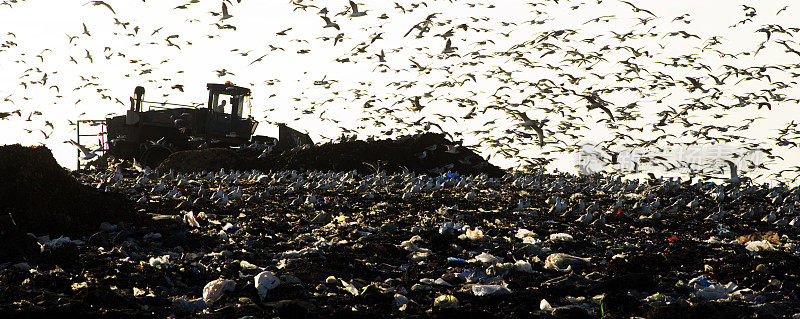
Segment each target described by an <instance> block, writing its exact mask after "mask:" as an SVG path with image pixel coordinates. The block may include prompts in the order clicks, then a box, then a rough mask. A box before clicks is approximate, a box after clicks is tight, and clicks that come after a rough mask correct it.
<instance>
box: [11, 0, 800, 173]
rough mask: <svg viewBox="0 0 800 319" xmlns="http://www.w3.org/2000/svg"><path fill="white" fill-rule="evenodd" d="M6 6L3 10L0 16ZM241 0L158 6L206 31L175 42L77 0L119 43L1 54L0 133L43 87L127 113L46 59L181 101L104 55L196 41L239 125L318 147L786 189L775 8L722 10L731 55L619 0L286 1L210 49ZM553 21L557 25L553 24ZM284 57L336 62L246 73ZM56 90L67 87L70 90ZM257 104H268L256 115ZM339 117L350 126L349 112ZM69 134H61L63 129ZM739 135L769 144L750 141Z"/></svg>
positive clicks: (685, 25) (151, 76)
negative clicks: (223, 56)
mask: <svg viewBox="0 0 800 319" xmlns="http://www.w3.org/2000/svg"><path fill="white" fill-rule="evenodd" d="M24 2H25V1H13V0H12V1H4V2H3V4H4V5H8V6H9V7H10V8H11V9H12V10H13V9H14V8H15V6H21V5H25V3H24ZM142 5H144V6H147V5H150V3H149V2H146V1H145V3H144V4H142ZM247 5H248V1H246V0H245V1H241V0H238V1H236V2H234V1H231V0H224V1H221V5H220V6H219V7H218V9H216V10H213V11H211V12H206V11H203V12H198V11H200V9H197V8H195V7H196V6H199V1H198V0H191V1H189V2H187V3H184V4H181V5H178V6H176V7H174V8H173V9H172V10H173V11H174V12H175V14H176V15H179V14H182V15H189V14H190V13H191V15H190V17H191V18H189V19H187V20H186V22H187V24H188V25H190V26H192V25H202V23H203V22H206V23H207V25H208V27H193V28H195V29H197V30H204V32H203V33H204V34H203V35H201V36H196V37H194V38H190V35H186V34H181V33H177V32H176V33H173V32H175V31H174V30H175V29H176V28H177V26H175V25H163V26H157V25H152V26H151V25H147V23H145V22H142V21H137V20H141V19H143V18H142V17H134V16H133V15H128V16H127V17H128V18H129V19H130V21H128V20H126V19H125V17H126V15H125V13H124V12H122V11H121V10H119V9H118V8H115V4H114V3H113V2H112V1H89V2H87V3H86V4H85V7H86V8H92V9H99V10H101V11H104V12H103V15H105V16H107V17H105V19H107V20H108V21H109V23H110V19H113V25H109V27H111V29H110V30H113V31H108V32H113V37H114V38H115V39H119V41H118V42H111V43H110V44H108V46H104V48H103V49H102V56H103V57H104V59H103V57H99V58H98V55H100V54H101V52H98V51H99V49H98V48H95V47H94V46H93V45H96V43H93V42H92V37H94V36H96V35H93V34H94V33H98V32H101V31H100V29H99V28H94V30H93V29H92V28H91V27H89V26H87V25H86V23H83V24H82V25H81V26H80V27H79V32H77V33H70V32H68V33H67V35H66V38H65V39H64V42H65V43H64V45H65V46H66V47H67V48H68V50H61V51H66V52H67V53H66V54H65V53H64V52H56V51H59V50H60V49H58V48H53V49H49V48H48V49H44V50H41V51H37V52H22V53H21V54H19V55H18V56H16V57H17V60H16V61H14V63H17V64H23V65H26V66H27V67H28V68H27V70H25V71H24V72H23V73H22V74H21V75H20V77H19V79H18V81H19V83H18V87H16V88H15V89H13V90H12V91H11V92H12V93H11V94H8V95H7V96H5V97H2V96H0V121H1V120H13V119H15V118H16V119H18V120H25V121H33V120H34V119H35V118H36V117H37V116H41V115H42V113H41V112H40V111H39V110H38V109H35V108H31V107H29V106H28V105H31V104H35V103H37V98H36V97H33V96H32V95H31V94H29V93H28V92H29V91H32V90H34V89H36V90H39V91H36V92H42V90H44V91H45V92H49V93H50V94H51V95H52V96H54V97H55V98H56V101H57V102H56V103H63V101H64V100H65V99H67V98H70V97H74V98H75V100H74V105H75V106H76V108H77V107H80V106H82V105H84V104H86V102H87V101H86V100H84V99H87V100H88V99H92V100H93V101H97V104H114V103H118V104H120V105H123V106H127V104H126V103H125V102H123V101H125V100H127V98H126V97H124V96H119V95H117V94H114V93H112V92H113V90H112V89H110V88H107V87H105V86H104V84H103V83H104V82H105V81H108V80H110V79H109V77H110V76H111V75H109V74H103V73H87V74H80V75H79V80H77V81H76V82H69V83H54V78H57V77H58V76H60V74H59V70H51V69H50V68H45V64H44V62H45V61H46V60H50V59H53V58H55V57H56V56H59V55H61V56H59V58H62V59H64V61H60V63H61V65H64V64H66V65H71V64H74V65H86V64H97V63H117V62H121V63H127V64H129V67H128V70H129V73H128V74H125V75H124V76H125V77H126V78H141V79H143V80H145V81H146V82H149V83H155V84H154V85H158V87H157V88H156V89H155V90H154V91H157V92H164V93H162V97H163V98H170V97H173V96H174V95H179V94H182V93H183V91H184V87H185V86H186V85H187V84H185V83H178V82H180V81H178V80H173V79H172V76H175V77H176V78H177V77H180V76H181V74H182V73H183V71H182V70H180V71H175V72H174V73H173V74H172V75H169V74H167V73H168V71H166V70H165V69H166V68H165V67H162V65H170V64H177V62H176V61H173V60H171V59H170V58H164V57H161V56H158V57H156V58H154V57H152V56H148V55H143V54H140V55H138V56H132V54H130V53H126V51H125V49H124V48H120V47H119V46H120V45H121V44H127V45H128V46H129V47H145V48H148V49H147V50H151V51H152V52H155V50H157V49H158V50H172V51H170V52H173V53H174V54H178V55H180V54H183V52H186V51H189V50H191V48H192V46H194V45H195V44H197V43H200V42H202V41H207V42H209V43H212V44H224V46H225V47H226V49H225V50H226V51H228V52H227V55H228V56H230V61H228V62H210V63H212V64H213V63H219V64H223V66H224V67H219V69H216V70H213V71H211V72H213V73H211V74H212V75H216V76H217V77H219V78H220V79H221V80H222V79H230V80H233V81H234V82H237V83H238V82H241V81H240V79H247V80H249V81H251V82H250V85H251V86H252V87H253V89H254V92H256V98H260V96H259V95H258V92H269V94H265V95H267V99H264V100H259V99H256V101H255V102H254V105H256V107H254V109H253V113H254V114H260V115H263V116H264V118H266V119H270V120H273V119H275V118H279V117H281V116H283V117H289V119H288V120H287V121H283V122H288V123H292V121H304V120H307V119H313V120H316V121H317V122H316V124H318V125H317V126H307V127H301V128H304V129H307V130H308V131H309V132H310V133H312V134H318V135H322V136H323V137H324V138H326V139H328V140H335V139H339V138H343V137H349V136H351V135H354V134H357V135H361V136H360V137H362V138H363V137H373V138H383V137H396V136H399V135H407V134H416V133H421V132H429V131H434V132H442V133H445V134H447V135H449V136H450V137H451V138H452V139H453V140H464V141H465V143H464V144H463V145H462V147H469V148H473V149H476V150H477V151H479V152H480V153H482V154H485V155H487V157H488V158H489V159H490V160H494V159H496V160H498V161H511V162H512V163H514V164H515V165H519V166H520V167H522V166H525V167H545V166H547V165H548V164H552V163H554V161H556V160H558V159H559V158H563V157H564V155H565V154H578V156H580V157H581V158H582V159H583V160H586V159H590V162H592V163H594V164H599V165H600V167H601V169H607V170H610V171H617V172H621V173H647V172H653V171H662V172H678V173H682V174H687V175H690V176H692V177H694V176H703V177H719V176H720V174H724V175H723V176H730V178H727V179H728V180H732V179H734V178H736V179H738V176H739V175H740V174H747V173H748V172H751V171H756V170H760V171H761V172H762V174H761V175H756V174H750V175H751V176H748V177H750V178H753V179H762V178H764V179H768V180H782V181H789V182H796V180H797V179H798V178H800V165H795V166H791V165H792V164H793V162H792V159H793V158H792V157H791V154H794V156H797V146H798V145H797V143H798V140H800V131H798V128H797V125H798V124H800V121H795V120H793V118H792V115H794V114H796V112H795V111H794V110H793V107H794V106H796V105H797V104H798V103H800V99H799V97H798V96H797V81H796V80H795V78H797V77H800V71H798V68H799V67H800V51H798V50H800V44H797V42H796V40H794V37H793V36H794V34H795V33H798V32H799V31H800V27H795V26H786V25H780V24H778V23H777V22H775V21H779V20H780V19H783V18H785V17H786V16H787V15H789V14H790V12H789V11H791V10H792V9H793V8H792V7H791V6H785V7H782V8H779V10H776V11H773V12H764V9H762V8H756V7H751V6H749V5H738V8H740V9H741V10H739V12H740V13H739V15H740V16H739V17H738V21H729V22H730V23H729V25H728V26H727V28H728V29H729V30H731V32H734V33H742V32H749V31H752V32H753V34H752V35H751V36H750V38H748V40H755V42H756V43H755V44H754V45H753V46H752V47H748V48H744V49H740V48H739V47H740V46H742V44H741V43H735V41H732V40H730V39H727V38H725V37H723V36H721V35H713V34H712V35H706V34H704V30H701V29H698V28H693V26H695V25H696V24H698V23H697V22H695V21H694V17H693V14H692V13H686V14H682V15H678V16H674V17H672V16H662V15H661V14H660V13H659V12H658V11H657V10H651V9H648V8H646V3H633V2H630V1H619V0H595V1H564V0H540V1H532V2H528V3H527V4H524V5H523V4H517V5H522V6H524V7H525V8H527V10H528V11H527V12H525V14H519V15H514V14H510V13H509V14H505V13H504V12H508V11H498V10H501V8H499V7H504V6H506V5H508V4H500V3H497V4H492V3H481V2H478V1H464V2H458V1H456V2H453V1H449V2H444V1H433V0H428V1H405V2H402V3H401V2H394V3H393V6H388V7H387V6H386V4H385V3H382V4H378V3H356V2H354V1H349V2H345V1H343V0H342V1H339V0H337V1H313V0H292V1H291V2H290V3H289V6H288V7H285V8H286V9H287V11H288V12H287V13H286V14H291V15H292V17H293V19H294V18H296V20H297V21H298V25H287V26H279V27H276V26H275V25H274V24H268V25H267V26H259V27H260V28H274V31H277V32H270V33H269V34H268V36H267V39H266V40H267V41H268V42H269V44H267V45H260V44H259V45H258V46H257V47H255V48H253V49H249V48H244V49H243V48H232V49H231V48H230V46H232V45H237V44H236V43H230V42H226V40H225V39H226V38H231V37H232V36H233V35H235V34H236V33H237V32H244V31H242V30H243V29H245V28H248V27H252V26H248V25H245V24H237V21H238V20H237V19H238V18H239V17H241V16H245V15H247V14H248V12H247V11H248V9H247ZM0 8H2V6H0ZM442 8H454V10H452V11H449V10H440V9H442ZM455 8H458V10H455ZM603 9H605V10H606V11H610V12H609V13H608V14H602V15H597V14H594V15H592V16H591V17H590V18H589V19H586V20H585V21H580V22H577V23H574V24H576V25H577V27H575V28H568V27H564V26H565V25H569V24H570V23H573V22H574V21H571V22H570V23H566V22H563V21H562V20H564V19H565V17H570V19H572V20H574V18H573V17H580V16H583V15H587V14H589V13H591V12H602V11H603ZM497 12H500V13H499V14H498V13H497ZM554 12H561V13H562V14H563V16H561V17H555V13H554ZM462 13H463V14H462ZM503 16H508V18H507V19H503V18H502V17H503ZM417 17H419V18H417ZM314 20H316V21H317V23H319V31H318V32H319V33H318V34H313V33H309V32H304V31H300V30H295V28H297V29H300V28H301V27H300V26H299V23H301V22H302V23H304V22H306V21H314ZM409 21H411V22H409ZM140 22H141V23H140ZM719 23H728V22H725V21H723V20H720V21H719ZM757 24H760V25H757ZM95 30H97V31H95ZM397 30H401V31H399V32H397ZM80 31H82V32H80ZM262 33H263V32H262ZM289 38H291V39H289ZM18 42H22V39H17V38H16V34H15V33H14V32H7V33H6V34H5V35H2V36H0V56H3V57H4V58H6V59H8V58H10V57H11V54H14V53H18V52H19V51H20V50H21V49H20V48H18V45H19V44H18ZM253 42H257V41H253ZM750 44H751V43H746V45H750ZM241 45H244V44H241ZM323 45H324V46H323ZM351 46H352V48H351ZM674 48H680V51H676V50H675V49H674ZM684 49H685V50H684ZM147 50H145V51H143V52H147ZM75 52H81V55H82V56H81V55H75V54H74V53H75ZM159 52H162V51H159ZM190 52H191V51H190ZM292 54H294V55H295V58H296V57H301V59H302V58H305V57H308V59H309V61H311V60H313V59H323V57H328V56H331V54H334V55H336V56H335V57H334V58H333V59H332V60H330V61H329V62H328V66H329V68H328V69H323V70H319V69H313V70H310V71H306V73H303V74H302V75H300V79H298V83H297V85H300V86H304V89H302V90H297V91H295V90H281V89H280V88H282V87H290V86H289V83H287V82H289V81H286V80H285V79H282V78H275V79H264V75H263V74H264V72H254V70H262V69H263V70H269V68H270V67H271V65H273V63H272V62H270V61H274V60H276V59H279V57H280V56H284V55H292ZM765 56H769V57H771V58H770V59H769V60H765V58H763V57H765ZM766 62H769V63H770V64H767V63H766ZM237 63H238V64H237ZM48 66H49V65H48ZM198 67H200V66H198ZM298 69H299V70H302V68H301V67H298ZM338 70H348V71H345V73H344V74H343V72H337V71H338ZM308 72H311V73H310V74H309V73H308ZM246 73H255V74H248V75H245V74H246ZM267 74H269V73H267ZM317 74H321V75H322V77H321V79H320V80H312V77H313V79H319V77H316V76H317ZM353 74H356V75H357V76H354V75H353ZM274 75H276V76H280V75H281V74H274ZM209 78H212V76H209ZM203 80H204V81H205V80H206V79H203ZM247 80H245V81H247ZM206 82H213V81H206ZM65 85H71V86H73V87H72V90H71V92H70V90H69V89H65V88H63V86H65ZM125 89H127V88H125ZM148 90H150V89H148ZM87 92H88V93H87ZM78 93H81V94H82V95H79V94H78ZM77 96H80V97H81V98H77ZM275 101H285V102H287V103H285V104H280V102H275ZM262 104H267V105H269V106H267V107H259V106H258V105H262ZM119 108H120V109H124V107H119ZM85 113H86V112H84V113H83V114H85ZM775 113H777V114H786V115H788V116H786V117H784V119H785V121H784V123H781V124H779V125H784V126H774V125H775V124H774V121H767V120H766V118H765V117H759V116H755V115H764V116H766V117H770V116H771V117H773V118H774V117H775V115H774V114H775ZM83 114H81V115H83ZM109 114H113V113H109ZM353 114H355V118H349V117H353V116H354V115H353ZM107 115H108V114H107ZM292 117H293V118H292ZM26 118H27V119H26ZM798 120H800V119H798ZM51 121H55V120H54V119H53V118H50V119H48V120H47V125H46V126H43V127H41V128H40V129H28V133H31V134H34V133H35V132H37V131H40V132H41V134H42V135H43V136H42V139H41V140H42V141H43V143H45V144H46V143H48V141H46V140H48V139H49V138H50V135H52V134H53V132H54V131H55V130H56V123H54V122H51ZM37 123H38V122H37ZM304 123H305V122H304ZM69 124H70V125H74V122H73V120H72V119H71V120H69ZM290 125H291V124H290ZM764 125H771V126H772V127H770V128H769V129H764V127H763V126H764ZM315 127H321V128H324V129H316V128H315ZM756 128H759V129H761V130H763V131H768V133H769V134H772V135H771V136H768V137H767V138H760V137H757V136H755V135H757V134H754V133H753V132H754V130H756ZM65 130H66V129H65ZM315 130H316V131H315ZM330 132H335V133H333V134H332V135H331V133H330ZM775 132H777V134H774V133H775ZM585 141H592V143H589V144H587V143H585ZM68 142H69V143H74V141H68ZM65 143H67V142H65ZM74 144H77V143H74ZM727 145H733V146H735V147H734V148H724V150H723V151H718V153H719V154H708V153H713V152H711V151H708V150H709V149H717V150H718V149H720V146H727ZM78 146H79V147H83V146H80V145H78ZM715 147H716V148H715ZM698 149H700V150H704V152H706V153H704V154H694V155H696V156H697V157H698V158H700V159H701V160H704V159H706V160H708V159H710V161H706V162H702V161H701V162H697V161H695V162H693V161H691V160H689V159H686V158H683V157H682V158H678V159H675V158H671V155H674V153H675V152H681V151H680V150H683V152H684V153H686V152H690V150H698ZM676 150H677V151H676ZM787 154H789V155H787ZM684 155H685V154H684ZM690 155H691V154H690ZM795 158H796V157H795ZM734 162H735V163H734ZM774 167H781V168H782V169H775V168H774ZM724 170H729V171H728V172H725V171H724Z"/></svg>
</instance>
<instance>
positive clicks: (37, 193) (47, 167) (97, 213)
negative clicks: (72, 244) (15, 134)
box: [0, 144, 131, 235]
mask: <svg viewBox="0 0 800 319" xmlns="http://www.w3.org/2000/svg"><path fill="white" fill-rule="evenodd" d="M0 181H2V183H0V203H2V204H1V205H2V210H0V233H5V232H6V231H17V232H32V233H35V234H41V233H46V234H51V235H64V234H76V233H81V232H83V231H87V230H94V229H97V227H98V225H99V224H100V223H101V222H103V221H121V220H124V219H129V218H130V215H131V214H130V208H129V207H130V205H127V204H126V203H125V200H124V199H122V196H121V195H119V194H110V193H103V192H100V191H99V190H97V189H95V188H93V187H91V186H88V185H83V184H81V183H79V182H78V181H77V180H76V179H75V178H74V177H72V176H71V175H70V174H69V173H68V172H67V171H66V170H65V169H64V168H62V167H61V166H60V165H58V163H57V162H56V160H55V158H53V153H52V152H50V149H48V148H46V147H26V146H22V145H19V144H14V145H5V146H0Z"/></svg>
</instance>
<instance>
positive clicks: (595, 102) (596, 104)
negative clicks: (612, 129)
mask: <svg viewBox="0 0 800 319" xmlns="http://www.w3.org/2000/svg"><path fill="white" fill-rule="evenodd" d="M578 96H580V97H583V98H584V99H586V100H587V101H589V106H588V108H589V109H590V110H592V109H601V110H603V112H606V114H608V118H610V119H611V121H612V122H613V121H614V114H612V113H611V110H610V109H608V107H606V104H608V102H606V101H603V100H602V99H600V97H599V96H597V94H596V93H592V95H586V94H578Z"/></svg>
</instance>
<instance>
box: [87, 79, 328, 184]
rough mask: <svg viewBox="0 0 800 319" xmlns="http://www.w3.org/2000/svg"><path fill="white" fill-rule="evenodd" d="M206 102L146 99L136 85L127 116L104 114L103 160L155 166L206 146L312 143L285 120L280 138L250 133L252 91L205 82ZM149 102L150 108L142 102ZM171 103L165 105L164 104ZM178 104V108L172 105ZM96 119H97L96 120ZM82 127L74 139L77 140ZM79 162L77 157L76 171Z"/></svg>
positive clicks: (253, 127) (252, 125)
mask: <svg viewBox="0 0 800 319" xmlns="http://www.w3.org/2000/svg"><path fill="white" fill-rule="evenodd" d="M206 87H207V88H208V102H207V104H206V105H205V107H203V106H202V105H203V104H202V103H201V104H197V105H183V104H175V103H167V102H149V101H145V100H144V94H145V89H144V87H142V86H137V87H136V88H135V89H134V95H133V97H131V98H130V103H131V104H130V109H128V110H127V112H126V114H125V115H119V116H115V117H109V118H106V119H105V121H104V122H100V125H102V126H104V127H103V129H102V133H100V134H99V135H100V136H101V144H105V145H104V146H105V148H103V149H101V151H103V152H104V154H103V155H104V156H103V157H104V158H108V157H110V156H112V157H114V158H117V159H128V160H132V159H136V160H138V161H139V162H140V163H141V164H142V165H146V166H149V167H151V168H155V167H157V166H158V164H160V163H161V162H162V161H163V160H164V159H166V158H167V157H168V156H169V155H170V154H172V153H174V152H177V151H183V150H196V149H203V148H210V147H241V146H244V145H249V144H252V143H263V144H267V145H271V146H272V147H274V148H275V149H290V148H293V147H297V146H302V145H305V144H313V141H312V140H311V138H310V137H309V136H308V135H307V134H305V133H302V132H299V131H297V130H294V129H292V128H290V127H288V126H286V125H285V124H281V123H279V124H278V138H277V139H276V138H273V137H269V136H260V135H254V133H255V131H256V127H258V122H257V121H256V120H255V119H253V117H252V116H251V115H250V114H249V109H250V97H251V96H250V89H249V88H245V87H241V86H236V85H234V84H232V83H231V82H226V83H224V84H218V83H208V84H207V86H206ZM145 105H148V110H143V106H145ZM167 105H169V107H168V106H167ZM173 106H178V107H173ZM95 122H97V121H95ZM81 136H86V135H81V133H80V128H79V129H78V140H79V141H80V137H81ZM80 166H81V162H80V159H79V161H78V168H79V169H80Z"/></svg>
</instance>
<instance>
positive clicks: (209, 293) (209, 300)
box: [203, 279, 236, 305]
mask: <svg viewBox="0 0 800 319" xmlns="http://www.w3.org/2000/svg"><path fill="white" fill-rule="evenodd" d="M234 289H236V282H235V281H233V280H229V279H215V280H212V281H210V282H209V283H208V284H206V286H205V287H203V301H205V303H206V304H209V305H210V304H213V303H214V302H216V301H217V300H219V298H222V295H223V294H225V292H226V291H233V290H234Z"/></svg>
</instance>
